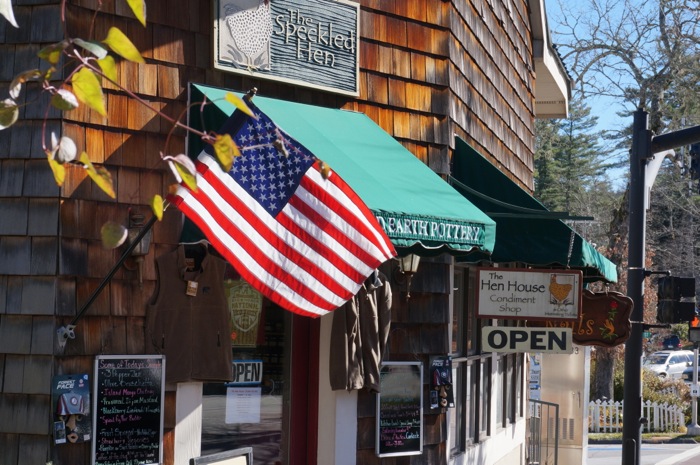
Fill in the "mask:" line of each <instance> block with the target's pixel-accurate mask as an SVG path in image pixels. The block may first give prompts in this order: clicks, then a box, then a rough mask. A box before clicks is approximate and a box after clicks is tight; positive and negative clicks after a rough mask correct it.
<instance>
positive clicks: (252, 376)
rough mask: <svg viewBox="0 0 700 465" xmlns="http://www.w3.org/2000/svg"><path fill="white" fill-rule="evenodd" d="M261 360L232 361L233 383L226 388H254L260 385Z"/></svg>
mask: <svg viewBox="0 0 700 465" xmlns="http://www.w3.org/2000/svg"><path fill="white" fill-rule="evenodd" d="M262 372H263V362H262V360H234V361H233V381H231V382H230V383H226V385H227V386H229V385H230V386H254V385H259V384H260V383H262Z"/></svg>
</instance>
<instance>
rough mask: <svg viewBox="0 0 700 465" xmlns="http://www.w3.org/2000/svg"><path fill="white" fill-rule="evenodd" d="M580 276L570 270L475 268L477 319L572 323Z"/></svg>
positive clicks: (578, 304)
mask: <svg viewBox="0 0 700 465" xmlns="http://www.w3.org/2000/svg"><path fill="white" fill-rule="evenodd" d="M582 278H583V275H582V273H581V272H580V271H573V270H533V269H515V268H508V269H500V268H478V269H477V317H479V318H498V319H507V320H549V321H551V320H561V321H575V320H577V319H578V317H579V313H580V310H581V290H582V282H583V279H582Z"/></svg>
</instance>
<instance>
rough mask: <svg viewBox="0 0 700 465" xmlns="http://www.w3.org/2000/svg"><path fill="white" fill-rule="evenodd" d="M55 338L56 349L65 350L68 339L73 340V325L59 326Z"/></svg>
mask: <svg viewBox="0 0 700 465" xmlns="http://www.w3.org/2000/svg"><path fill="white" fill-rule="evenodd" d="M56 336H58V347H60V348H61V349H63V348H65V347H66V342H68V339H75V325H66V326H61V327H60V328H58V329H57V330H56Z"/></svg>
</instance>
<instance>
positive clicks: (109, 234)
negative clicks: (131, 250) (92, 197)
mask: <svg viewBox="0 0 700 465" xmlns="http://www.w3.org/2000/svg"><path fill="white" fill-rule="evenodd" d="M100 237H101V238H102V247H104V248H105V249H116V248H117V247H119V246H120V245H122V244H123V243H124V242H126V238H127V237H129V231H128V230H127V229H126V228H125V227H124V226H122V225H121V224H119V223H115V222H113V221H108V222H106V223H105V224H103V225H102V228H100Z"/></svg>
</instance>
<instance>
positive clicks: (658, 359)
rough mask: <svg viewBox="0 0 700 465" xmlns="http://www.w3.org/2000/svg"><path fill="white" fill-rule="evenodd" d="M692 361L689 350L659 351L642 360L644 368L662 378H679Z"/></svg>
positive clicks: (691, 354)
mask: <svg viewBox="0 0 700 465" xmlns="http://www.w3.org/2000/svg"><path fill="white" fill-rule="evenodd" d="M692 361H693V353H692V352H691V351H689V350H661V351H659V352H654V353H653V354H651V355H649V356H647V357H646V358H645V359H644V368H647V369H649V370H651V371H653V372H655V373H656V374H658V375H659V376H660V377H662V378H665V377H667V376H668V377H671V378H680V377H681V376H682V375H683V371H684V370H685V369H686V368H688V364H689V363H691V362H692Z"/></svg>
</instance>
